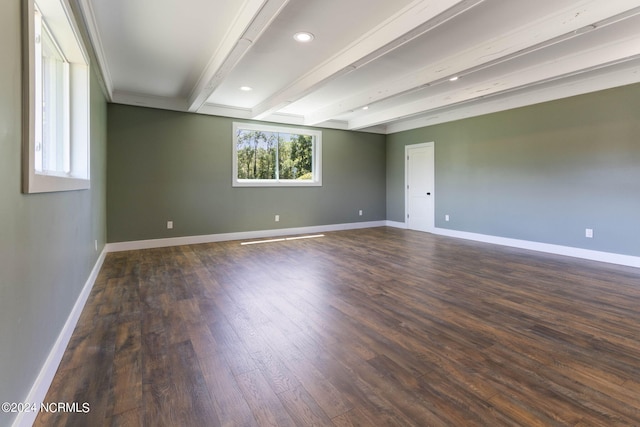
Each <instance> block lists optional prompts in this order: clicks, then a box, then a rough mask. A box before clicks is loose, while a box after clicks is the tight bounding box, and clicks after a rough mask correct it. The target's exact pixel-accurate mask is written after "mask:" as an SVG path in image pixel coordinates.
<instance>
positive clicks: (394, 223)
mask: <svg viewBox="0 0 640 427" xmlns="http://www.w3.org/2000/svg"><path fill="white" fill-rule="evenodd" d="M386 225H387V227H393V228H404V229H407V223H406V222H398V221H386Z"/></svg>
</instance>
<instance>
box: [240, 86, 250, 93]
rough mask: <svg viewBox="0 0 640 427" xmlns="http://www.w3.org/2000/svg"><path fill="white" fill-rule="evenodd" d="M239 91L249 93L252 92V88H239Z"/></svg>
mask: <svg viewBox="0 0 640 427" xmlns="http://www.w3.org/2000/svg"><path fill="white" fill-rule="evenodd" d="M240 90H241V91H244V92H249V91H252V90H253V88H252V87H249V86H240Z"/></svg>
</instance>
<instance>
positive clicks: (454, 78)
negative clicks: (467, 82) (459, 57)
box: [449, 76, 460, 82]
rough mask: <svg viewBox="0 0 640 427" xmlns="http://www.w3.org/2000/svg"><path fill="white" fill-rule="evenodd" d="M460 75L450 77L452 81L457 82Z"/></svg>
mask: <svg viewBox="0 0 640 427" xmlns="http://www.w3.org/2000/svg"><path fill="white" fill-rule="evenodd" d="M459 78H460V77H458V76H453V77H451V78H450V79H449V81H450V82H455V81H456V80H458V79H459Z"/></svg>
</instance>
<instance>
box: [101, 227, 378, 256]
mask: <svg viewBox="0 0 640 427" xmlns="http://www.w3.org/2000/svg"><path fill="white" fill-rule="evenodd" d="M385 225H387V221H368V222H350V223H346V224H331V225H317V226H311V227H297V228H277V229H272V230H258V231H241V232H237V233H221V234H207V235H200V236H184V237H170V238H167V239H151V240H136V241H132V242H117V243H108V244H107V246H106V250H107V252H120V251H132V250H138V249H151V248H164V247H168V246H180V245H195V244H199V243H215V242H226V241H229V240H246V239H262V238H265V237H276V236H290V235H293V234H308V233H324V232H329V231H342V230H355V229H360V228H372V227H384V226H385Z"/></svg>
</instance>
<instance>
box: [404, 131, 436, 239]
mask: <svg viewBox="0 0 640 427" xmlns="http://www.w3.org/2000/svg"><path fill="white" fill-rule="evenodd" d="M423 147H432V148H433V158H432V163H431V165H430V168H431V173H432V174H433V176H432V178H433V186H434V189H433V217H432V221H431V223H432V224H433V227H432V228H431V229H434V228H435V227H436V200H435V197H436V191H435V185H436V143H435V141H431V142H421V143H418V144H409V145H405V146H404V223H405V225H406V228H407V229H408V228H409V219H408V218H407V215H408V214H409V188H408V186H409V150H410V149H412V148H423Z"/></svg>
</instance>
